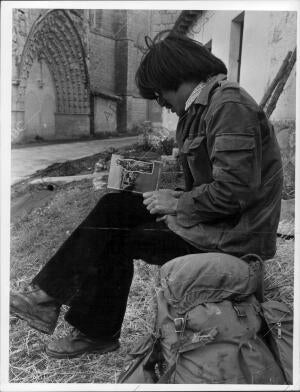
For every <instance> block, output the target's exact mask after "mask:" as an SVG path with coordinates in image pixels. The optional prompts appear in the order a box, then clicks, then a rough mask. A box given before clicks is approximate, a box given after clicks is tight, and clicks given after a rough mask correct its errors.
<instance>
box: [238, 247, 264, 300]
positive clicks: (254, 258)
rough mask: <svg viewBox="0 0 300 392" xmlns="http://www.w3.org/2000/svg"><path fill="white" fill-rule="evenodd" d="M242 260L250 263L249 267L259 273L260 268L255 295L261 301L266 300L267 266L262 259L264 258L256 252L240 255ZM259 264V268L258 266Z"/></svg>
mask: <svg viewBox="0 0 300 392" xmlns="http://www.w3.org/2000/svg"><path fill="white" fill-rule="evenodd" d="M240 259H241V260H244V261H246V262H247V263H248V264H249V267H250V268H251V269H252V270H253V271H254V272H256V273H257V270H259V272H258V276H257V278H258V282H257V288H256V291H255V293H254V294H255V296H256V298H257V299H258V301H259V302H264V300H265V298H264V291H265V287H264V270H265V266H264V262H263V260H262V258H261V257H260V256H258V255H257V254H255V253H248V254H246V255H244V256H242V257H240ZM257 265H258V268H257Z"/></svg>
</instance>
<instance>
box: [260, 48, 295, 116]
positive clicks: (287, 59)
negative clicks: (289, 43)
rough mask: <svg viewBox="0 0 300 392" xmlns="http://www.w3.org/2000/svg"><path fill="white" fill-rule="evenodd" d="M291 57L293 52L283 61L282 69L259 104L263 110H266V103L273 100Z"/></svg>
mask: <svg viewBox="0 0 300 392" xmlns="http://www.w3.org/2000/svg"><path fill="white" fill-rule="evenodd" d="M291 55H292V52H291V51H289V52H288V54H287V55H286V57H285V59H284V60H283V62H282V64H281V67H280V69H279V71H278V72H277V74H276V76H275V78H274V79H273V81H272V83H271V84H270V86H269V87H268V88H267V91H266V92H265V94H264V96H263V98H262V100H261V102H260V104H259V105H260V107H261V108H262V109H264V107H265V105H266V103H267V102H268V100H269V99H270V98H271V96H272V94H273V91H274V89H275V87H276V85H277V84H278V82H279V81H280V79H281V78H282V76H283V75H284V73H285V72H284V71H285V68H286V67H287V65H288V63H289V59H290V57H291Z"/></svg>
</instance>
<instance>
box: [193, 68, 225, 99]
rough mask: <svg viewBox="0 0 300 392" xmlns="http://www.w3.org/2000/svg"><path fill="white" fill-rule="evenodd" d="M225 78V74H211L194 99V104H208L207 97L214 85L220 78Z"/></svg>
mask: <svg viewBox="0 0 300 392" xmlns="http://www.w3.org/2000/svg"><path fill="white" fill-rule="evenodd" d="M225 79H227V76H226V75H225V74H218V75H216V76H213V77H212V78H211V79H210V81H209V82H208V83H207V84H206V85H205V86H204V87H203V89H202V90H201V91H200V94H199V95H198V97H197V98H196V99H195V101H194V104H200V105H203V106H206V105H207V104H208V99H209V96H210V93H211V91H212V90H213V89H214V88H215V87H216V85H217V84H219V82H220V81H221V80H225Z"/></svg>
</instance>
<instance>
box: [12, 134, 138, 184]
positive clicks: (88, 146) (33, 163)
mask: <svg viewBox="0 0 300 392" xmlns="http://www.w3.org/2000/svg"><path fill="white" fill-rule="evenodd" d="M136 141H137V137H136V136H133V137H124V138H117V139H105V140H89V141H85V142H72V143H61V144H49V145H46V146H45V145H44V146H28V147H24V148H17V149H12V150H11V161H12V162H11V183H12V184H15V183H16V182H18V181H21V180H24V179H26V178H27V177H28V176H30V175H31V174H33V173H35V172H36V171H37V170H41V169H45V168H46V167H47V166H49V165H52V164H53V163H56V162H64V161H68V160H71V159H78V158H82V157H85V156H89V155H93V154H97V153H98V152H101V151H104V150H105V149H107V148H109V147H116V148H117V147H123V146H126V145H130V144H133V143H135V142H136Z"/></svg>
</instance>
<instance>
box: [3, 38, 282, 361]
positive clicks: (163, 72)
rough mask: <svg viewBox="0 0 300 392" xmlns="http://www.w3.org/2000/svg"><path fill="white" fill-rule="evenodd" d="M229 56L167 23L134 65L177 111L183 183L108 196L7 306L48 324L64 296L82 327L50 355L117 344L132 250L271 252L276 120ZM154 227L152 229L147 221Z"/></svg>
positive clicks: (276, 197) (148, 255) (151, 256)
mask: <svg viewBox="0 0 300 392" xmlns="http://www.w3.org/2000/svg"><path fill="white" fill-rule="evenodd" d="M226 74H227V70H226V67H225V65H224V64H223V62H222V61H221V60H220V59H218V58H216V57H215V56H214V55H212V54H211V53H210V52H209V51H207V50H206V49H205V48H204V47H203V46H202V45H201V44H199V43H198V42H195V41H193V40H191V39H189V38H187V37H184V36H180V35H176V34H173V33H171V34H169V35H168V36H167V37H166V38H164V39H162V40H156V41H154V42H153V43H152V44H151V45H150V47H149V50H148V51H147V53H146V54H145V56H144V57H143V59H142V61H141V64H140V66H139V69H138V71H137V74H136V83H137V85H138V88H139V90H140V93H141V95H142V96H143V97H144V98H147V99H157V101H158V102H159V103H160V104H161V105H162V106H165V107H167V108H169V109H171V110H172V111H173V112H176V113H177V114H178V116H179V121H178V127H177V134H176V138H177V142H178V145H179V147H180V157H181V162H182V166H183V170H184V175H185V182H186V189H185V191H174V190H171V189H163V190H158V191H155V192H147V193H145V194H144V195H143V197H142V196H140V195H137V194H133V193H127V192H120V193H108V194H106V195H105V196H104V197H102V198H101V199H100V200H99V202H98V204H97V205H96V207H95V208H94V209H93V210H92V211H91V213H90V214H89V215H88V217H87V218H86V219H85V220H84V221H83V222H82V223H81V224H80V225H79V226H78V227H77V229H76V230H75V231H74V232H73V233H72V235H71V236H70V237H69V238H68V239H67V241H66V242H65V243H64V244H63V245H62V246H61V247H60V249H59V250H58V251H57V253H56V254H55V255H54V256H53V257H52V258H51V259H50V260H49V261H48V262H47V263H46V265H45V266H44V267H43V269H42V270H41V271H40V272H39V274H38V275H37V276H36V277H35V278H34V279H33V281H32V286H31V287H30V288H29V291H28V292H27V293H14V294H12V296H11V309H12V311H13V312H14V313H15V314H16V315H18V316H19V317H20V318H23V319H25V320H27V321H28V323H29V324H30V325H31V326H32V327H34V328H36V329H38V330H40V331H42V332H45V333H52V332H53V330H54V328H55V326H56V322H57V317H58V314H59V309H60V306H61V304H67V305H69V306H70V309H69V311H68V313H67V315H66V320H67V321H68V322H69V323H70V324H72V325H73V326H74V327H75V328H76V332H75V333H74V334H70V335H67V336H66V337H64V338H61V339H58V340H56V341H53V342H52V343H50V344H49V345H48V347H47V349H46V352H47V353H48V355H50V356H53V357H56V358H70V357H74V356H77V355H80V354H82V353H85V352H95V351H96V352H98V353H104V352H107V351H111V350H114V349H116V348H117V347H118V346H119V342H118V339H119V336H120V330H121V325H122V321H123V317H124V313H125V310H126V302H127V297H128V293H129V289H130V284H131V280H132V275H133V263H132V259H133V258H141V259H143V260H145V261H147V262H148V263H154V264H159V265H162V264H164V263H165V262H167V261H168V260H170V259H172V258H175V257H178V256H181V255H185V254H189V253H200V252H211V251H213V252H223V253H229V254H231V255H234V256H237V257H242V256H244V255H245V254H249V253H252V254H253V253H254V254H257V255H258V256H260V257H261V258H263V259H267V258H269V257H272V256H273V255H274V253H275V248H276V230H277V225H278V221H279V214H280V200H281V188H282V167H281V159H280V152H279V149H278V145H277V142H276V138H275V135H274V131H273V128H272V126H271V125H270V124H269V122H268V120H267V119H266V116H265V114H264V113H263V111H262V110H261V109H260V108H259V107H258V105H257V104H256V103H255V102H254V100H253V99H252V98H251V97H250V96H249V95H248V94H247V93H246V92H245V91H244V90H243V89H241V88H240V87H239V86H238V85H237V84H236V83H230V82H228V81H227V80H226ZM149 229H151V230H149Z"/></svg>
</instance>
